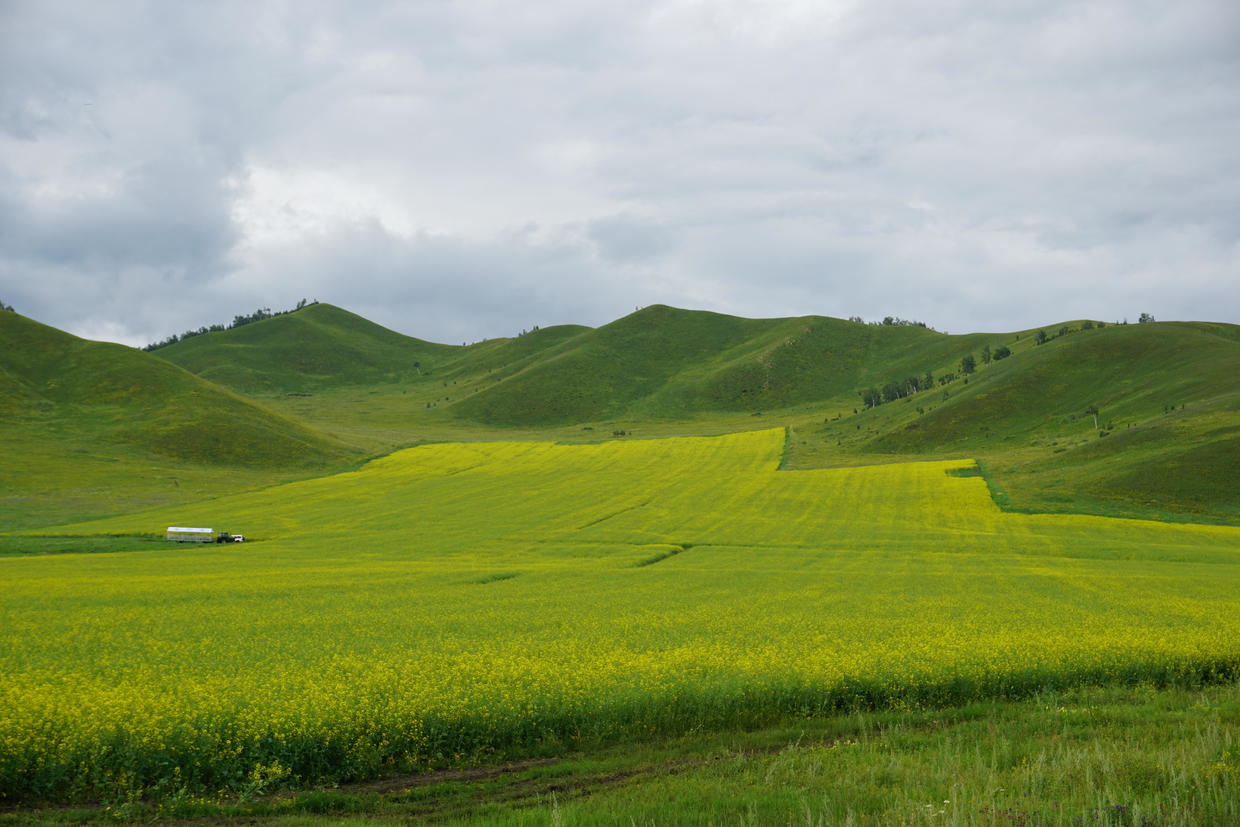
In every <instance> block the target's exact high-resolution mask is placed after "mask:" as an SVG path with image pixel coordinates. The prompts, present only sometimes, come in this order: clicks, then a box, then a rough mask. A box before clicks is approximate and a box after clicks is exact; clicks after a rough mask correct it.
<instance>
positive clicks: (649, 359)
mask: <svg viewBox="0 0 1240 827" xmlns="http://www.w3.org/2000/svg"><path fill="white" fill-rule="evenodd" d="M974 338H975V337H950V336H945V335H943V334H941V333H936V332H934V331H932V330H928V329H926V328H921V327H895V326H886V327H885V326H874V325H865V324H859V323H855V322H848V321H843V320H841V319H831V318H825V317H818V316H806V317H802V318H793V319H742V318H737V317H735V316H725V315H722V314H719V313H708V312H705V311H694V310H680V309H677V308H672V307H666V306H664V305H653V306H651V307H647V308H644V309H642V310H639V311H637V312H636V313H633V314H631V315H629V316H626V317H624V318H622V319H619V320H617V321H615V322H612V323H611V324H608V325H604V326H603V327H600V328H598V329H597V330H588V331H584V332H582V333H580V334H579V335H577V336H575V337H573V338H571V339H569V340H566V341H565V342H563V343H561V344H560V345H559V346H558V347H556V348H555V349H552V350H548V351H547V352H546V353H545V354H544V358H542V359H540V360H539V361H537V362H535V363H532V364H528V365H525V366H523V368H522V369H520V370H516V371H510V372H508V373H506V374H504V375H501V376H496V377H493V382H494V384H493V385H492V386H488V387H483V388H482V389H481V390H480V391H479V392H477V393H475V394H474V395H472V396H470V397H468V398H467V399H465V400H463V401H461V402H459V403H457V404H455V405H454V406H453V412H454V414H455V415H456V416H458V417H461V418H465V419H472V420H476V421H479V422H483V423H487V424H491V425H498V426H524V427H530V426H554V425H563V424H569V423H573V422H578V423H580V422H591V421H596V420H602V419H608V418H615V417H623V416H627V417H637V418H641V417H658V418H685V417H689V416H694V415H699V414H701V413H702V412H738V411H749V412H754V411H762V410H771V409H779V408H786V407H789V406H793V405H800V404H805V403H812V402H824V401H827V400H830V399H834V398H840V397H852V396H854V394H855V391H856V390H857V389H858V388H860V387H862V386H864V385H866V384H869V383H872V382H875V381H883V380H885V379H886V378H888V377H889V376H895V377H898V378H900V379H903V378H904V377H905V376H907V375H908V372H909V371H914V372H916V371H919V370H920V371H922V372H924V371H925V370H927V369H938V368H942V367H944V366H948V365H952V364H954V362H955V361H956V360H958V359H959V357H960V356H962V355H963V354H964V353H967V352H968V351H969V349H970V347H971V344H972V341H973V339H974Z"/></svg>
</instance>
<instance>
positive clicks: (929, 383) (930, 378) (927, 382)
mask: <svg viewBox="0 0 1240 827" xmlns="http://www.w3.org/2000/svg"><path fill="white" fill-rule="evenodd" d="M933 387H934V374H933V373H931V372H930V371H926V375H925V376H923V377H921V389H922V390H923V391H928V390H930V389H931V388H933Z"/></svg>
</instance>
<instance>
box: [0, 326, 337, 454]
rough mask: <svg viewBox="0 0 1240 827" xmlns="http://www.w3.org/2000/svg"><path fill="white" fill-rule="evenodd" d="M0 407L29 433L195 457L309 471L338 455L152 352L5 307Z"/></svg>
mask: <svg viewBox="0 0 1240 827" xmlns="http://www.w3.org/2000/svg"><path fill="white" fill-rule="evenodd" d="M0 411H2V412H3V413H4V421H5V426H6V427H9V428H25V429H26V430H27V431H29V432H30V433H31V438H40V435H42V437H43V438H56V437H55V434H57V433H60V434H70V435H72V434H74V433H76V432H82V433H90V434H91V435H92V437H93V438H95V439H100V438H102V439H107V440H109V441H111V442H114V443H118V444H124V445H128V446H131V447H132V448H135V449H138V450H143V451H149V452H151V453H154V454H159V455H162V456H166V457H174V458H177V459H180V460H187V461H190V462H196V463H216V464H238V465H248V466H263V467H270V466H275V467H312V466H316V465H319V464H322V463H324V462H326V461H329V460H337V459H340V458H342V457H344V456H345V452H344V450H343V449H342V447H341V446H339V445H338V444H336V443H334V442H333V441H331V440H330V439H329V438H327V437H325V436H324V435H323V434H320V433H318V432H316V431H314V430H312V429H310V428H307V427H306V426H304V425H301V424H299V423H296V422H294V421H292V420H291V419H288V418H287V417H284V416H282V415H280V414H277V413H274V412H272V411H269V410H266V409H264V408H261V407H258V406H257V405H255V404H254V403H253V402H250V401H248V400H245V399H243V398H241V397H239V396H236V395H235V394H233V393H230V392H228V391H227V390H225V389H223V388H220V387H218V386H216V385H213V384H212V383H210V382H207V381H205V380H203V379H201V378H199V377H196V376H194V375H192V374H191V373H188V372H187V371H185V370H182V369H181V368H179V367H176V366H175V365H171V364H169V363H168V362H165V361H164V360H162V359H159V358H157V357H155V356H152V355H150V354H147V353H144V352H142V351H139V350H134V349H132V348H128V347H124V346H122V345H115V344H107V343H102V342H91V341H87V340H85V339H79V338H78V337H76V336H73V335H70V334H68V333H65V332H64V331H61V330H57V329H55V328H53V327H48V326H47V325H44V324H40V323H39V322H36V321H33V320H31V319H28V318H26V317H24V316H20V315H18V314H16V313H8V312H6V313H0Z"/></svg>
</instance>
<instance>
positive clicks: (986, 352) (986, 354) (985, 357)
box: [982, 345, 990, 365]
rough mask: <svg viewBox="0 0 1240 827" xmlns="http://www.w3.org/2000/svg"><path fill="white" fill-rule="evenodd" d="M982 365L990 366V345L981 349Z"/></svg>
mask: <svg viewBox="0 0 1240 827" xmlns="http://www.w3.org/2000/svg"><path fill="white" fill-rule="evenodd" d="M982 364H983V365H989V364H990V345H986V346H985V347H984V348H982Z"/></svg>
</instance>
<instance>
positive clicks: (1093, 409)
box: [1085, 405, 1099, 428]
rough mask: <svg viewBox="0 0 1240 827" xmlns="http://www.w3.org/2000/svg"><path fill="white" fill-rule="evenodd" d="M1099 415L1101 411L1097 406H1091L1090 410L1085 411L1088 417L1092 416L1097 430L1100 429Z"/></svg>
mask: <svg viewBox="0 0 1240 827" xmlns="http://www.w3.org/2000/svg"><path fill="white" fill-rule="evenodd" d="M1098 413H1099V411H1098V406H1097V405H1090V406H1089V407H1088V408H1086V409H1085V415H1086V416H1092V417H1093V418H1094V427H1095V428H1097V427H1098Z"/></svg>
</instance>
